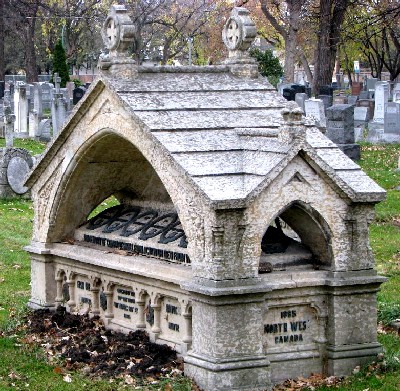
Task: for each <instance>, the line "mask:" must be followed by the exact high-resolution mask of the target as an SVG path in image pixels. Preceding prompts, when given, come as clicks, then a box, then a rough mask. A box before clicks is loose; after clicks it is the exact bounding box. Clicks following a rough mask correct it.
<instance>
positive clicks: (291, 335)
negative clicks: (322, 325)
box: [264, 310, 310, 344]
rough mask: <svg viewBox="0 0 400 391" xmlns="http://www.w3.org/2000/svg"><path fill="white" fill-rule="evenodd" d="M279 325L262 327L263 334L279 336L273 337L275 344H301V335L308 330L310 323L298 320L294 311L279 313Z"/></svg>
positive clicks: (302, 339) (273, 324)
mask: <svg viewBox="0 0 400 391" xmlns="http://www.w3.org/2000/svg"><path fill="white" fill-rule="evenodd" d="M280 319H281V320H282V321H281V322H279V323H269V324H265V325H264V333H265V334H273V335H274V334H280V335H275V336H274V341H275V344H281V343H290V342H303V341H304V338H303V334H304V332H306V331H307V330H308V326H309V323H310V321H309V320H304V319H300V320H299V319H298V315H297V311H296V310H289V311H281V313H280Z"/></svg>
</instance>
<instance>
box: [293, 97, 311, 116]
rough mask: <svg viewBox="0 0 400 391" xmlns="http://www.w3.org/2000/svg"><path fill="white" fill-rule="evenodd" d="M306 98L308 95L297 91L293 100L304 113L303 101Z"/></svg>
mask: <svg viewBox="0 0 400 391" xmlns="http://www.w3.org/2000/svg"><path fill="white" fill-rule="evenodd" d="M307 99H308V95H307V94H306V93H305V92H299V93H297V94H296V95H295V101H296V103H297V104H298V105H299V107H300V108H301V110H302V111H303V113H304V114H305V112H306V111H305V107H304V102H305V101H306V100H307Z"/></svg>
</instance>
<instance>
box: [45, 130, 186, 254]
mask: <svg viewBox="0 0 400 391" xmlns="http://www.w3.org/2000/svg"><path fill="white" fill-rule="evenodd" d="M86 146H87V147H86ZM74 161H75V164H73V163H71V164H70V167H68V170H67V172H66V173H65V174H64V179H63V180H62V183H61V188H60V190H59V196H58V199H57V201H56V207H55V209H54V211H53V213H54V216H55V217H54V219H55V224H54V228H53V229H52V231H51V233H50V234H49V236H51V238H50V241H53V242H57V241H64V240H68V239H70V238H71V239H74V240H76V232H77V231H78V230H79V229H81V228H80V227H83V226H85V225H87V222H88V220H87V219H88V217H89V216H91V217H92V216H93V214H91V212H92V211H93V210H94V209H95V208H96V207H98V206H99V205H101V203H102V202H103V201H104V200H106V199H108V198H109V197H111V196H114V197H115V199H116V200H117V201H116V202H114V205H115V204H119V205H116V206H112V207H111V208H110V207H109V208H108V209H106V210H105V211H103V212H101V213H98V214H97V216H95V217H92V219H89V222H90V221H91V222H92V224H91V226H89V229H92V230H93V229H95V228H97V227H100V226H101V227H102V234H103V233H105V234H112V235H114V236H115V235H121V236H123V237H124V238H127V239H131V237H133V236H132V235H133V234H134V233H138V235H140V240H142V242H143V241H146V240H148V239H153V238H154V236H155V235H156V234H158V235H159V236H160V237H161V238H162V239H163V241H164V242H166V243H170V242H172V239H174V238H175V237H176V236H180V237H181V236H185V235H184V233H183V228H182V227H181V226H180V222H179V217H178V215H177V213H176V211H175V209H176V208H175V206H174V204H173V202H172V200H171V197H170V195H169V193H168V191H167V189H166V188H165V186H164V184H163V183H162V181H161V179H160V177H159V175H158V174H157V173H156V171H155V169H154V168H153V167H152V165H151V164H150V163H149V161H148V160H147V159H146V158H145V157H144V156H143V154H142V153H141V152H140V151H139V149H138V148H136V147H135V146H134V145H133V144H132V143H131V142H129V141H128V140H126V139H124V138H123V137H121V136H119V135H117V134H115V133H112V132H110V131H104V132H103V133H102V134H101V135H98V136H97V138H96V139H95V140H88V141H87V142H86V143H85V144H84V145H83V146H82V148H81V149H80V151H78V153H77V154H76V156H75V159H74ZM107 210H108V211H109V213H108V214H107ZM96 218H97V219H96ZM107 218H108V221H104V219H107ZM134 218H136V220H135V221H133V219H134ZM152 221H154V222H155V226H152V225H151V222H152ZM117 223H118V224H119V225H118V224H117ZM135 224H136V225H135ZM167 225H169V228H171V229H170V230H169V231H168V232H164V231H166V230H165V229H163V226H167ZM178 226H179V227H178ZM119 228H120V231H121V232H119V231H118V229H119ZM174 229H175V231H174ZM104 230H105V231H104ZM103 231H104V232H103ZM117 231H118V232H117ZM176 231H179V232H178V233H179V235H178V234H177V232H176ZM114 239H115V238H114ZM150 241H151V240H149V242H150ZM161 242H162V241H161ZM146 243H147V242H146ZM162 243H163V242H162ZM142 244H143V243H142ZM184 244H185V245H186V244H187V243H184ZM155 247H157V246H155ZM185 248H186V246H185Z"/></svg>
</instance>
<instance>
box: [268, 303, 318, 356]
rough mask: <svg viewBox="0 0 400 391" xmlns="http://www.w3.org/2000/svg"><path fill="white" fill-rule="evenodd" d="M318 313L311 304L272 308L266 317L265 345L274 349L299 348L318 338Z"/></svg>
mask: <svg viewBox="0 0 400 391" xmlns="http://www.w3.org/2000/svg"><path fill="white" fill-rule="evenodd" d="M317 332H318V325H317V318H316V313H315V310H314V309H313V308H311V307H310V306H306V305H302V306H290V307H289V306H288V307H278V308H270V309H269V310H268V311H267V313H266V316H265V318H264V345H265V346H266V348H267V349H268V350H269V349H273V350H278V351H281V350H297V349H298V347H299V346H300V345H310V344H313V343H314V342H315V339H316V338H317Z"/></svg>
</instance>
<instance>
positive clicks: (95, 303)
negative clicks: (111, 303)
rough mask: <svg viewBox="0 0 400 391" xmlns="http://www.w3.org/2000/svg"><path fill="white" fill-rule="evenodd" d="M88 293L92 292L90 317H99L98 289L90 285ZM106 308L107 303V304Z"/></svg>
mask: <svg viewBox="0 0 400 391" xmlns="http://www.w3.org/2000/svg"><path fill="white" fill-rule="evenodd" d="M90 291H91V292H92V299H93V301H92V308H91V310H90V315H91V316H98V315H100V298H99V293H100V288H99V287H97V286H94V284H93V283H92V285H91V288H90ZM107 306H108V303H107Z"/></svg>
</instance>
